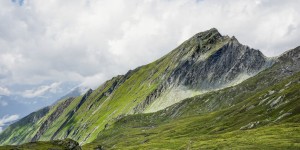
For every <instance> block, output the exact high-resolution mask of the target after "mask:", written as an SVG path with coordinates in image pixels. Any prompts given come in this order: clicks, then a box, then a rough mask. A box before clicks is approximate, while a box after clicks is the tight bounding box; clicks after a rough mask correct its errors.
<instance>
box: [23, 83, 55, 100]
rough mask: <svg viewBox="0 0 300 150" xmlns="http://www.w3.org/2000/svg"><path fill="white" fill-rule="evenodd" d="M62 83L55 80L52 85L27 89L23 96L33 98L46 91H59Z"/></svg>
mask: <svg viewBox="0 0 300 150" xmlns="http://www.w3.org/2000/svg"><path fill="white" fill-rule="evenodd" d="M60 85H61V83H60V82H55V83H52V84H50V85H44V86H40V87H38V88H36V89H31V90H25V92H24V93H23V94H22V96H23V97H26V98H33V97H40V96H43V95H44V94H45V93H46V92H50V93H57V91H58V90H59V89H60Z"/></svg>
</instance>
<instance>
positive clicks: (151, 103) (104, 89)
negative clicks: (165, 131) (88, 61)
mask: <svg viewBox="0 0 300 150" xmlns="http://www.w3.org/2000/svg"><path fill="white" fill-rule="evenodd" d="M272 63H273V61H272V60H271V59H268V58H266V57H265V56H264V55H263V54H262V53H261V52H260V51H258V50H254V49H251V48H249V47H248V46H244V45H242V44H240V43H239V42H238V41H237V40H236V39H235V38H234V37H231V38H230V37H228V36H222V35H221V34H220V33H219V32H218V31H217V30H216V29H210V30H208V31H205V32H201V33H198V34H196V35H195V36H193V37H192V38H190V39H188V40H187V41H185V42H184V43H183V44H181V45H180V46H178V47H177V48H176V49H174V50H173V51H171V52H170V53H169V54H167V55H166V56H164V57H162V58H160V59H159V60H157V61H155V62H153V63H150V64H148V65H145V66H141V67H138V68H136V69H134V70H131V71H129V72H128V73H127V74H125V75H120V76H117V77H114V78H112V79H111V80H109V81H106V82H105V83H104V84H103V85H101V86H100V87H99V88H97V89H96V90H94V91H92V90H89V91H88V92H87V93H86V94H85V95H83V96H79V97H76V98H70V99H67V100H64V101H60V102H59V103H57V104H56V105H54V106H52V107H50V108H49V109H48V110H47V112H46V113H41V112H36V114H38V116H39V117H35V116H34V115H29V116H27V118H29V120H30V121H26V119H25V120H24V119H21V120H20V121H18V122H16V123H14V124H13V125H11V126H10V127H9V128H7V129H6V130H5V131H4V132H3V133H1V134H0V143H1V144H19V143H24V142H29V141H36V140H53V139H64V138H72V139H74V140H77V141H79V142H80V144H84V143H88V142H91V141H93V140H94V139H95V138H96V137H97V135H98V133H99V132H100V131H102V130H103V129H106V128H108V127H109V126H110V125H111V124H113V123H114V122H115V121H116V120H118V119H120V118H122V117H123V116H125V115H128V114H138V113H145V112H155V111H158V110H162V109H164V108H166V107H168V106H171V105H173V104H175V103H177V102H180V101H181V100H183V99H185V98H188V97H192V96H195V95H198V94H201V93H205V92H209V91H212V90H217V89H222V88H225V87H228V86H231V85H235V84H238V83H240V82H241V81H243V80H245V79H247V78H249V77H251V76H253V75H255V74H257V73H258V72H260V71H261V70H264V69H265V68H268V67H269V66H271V65H272Z"/></svg>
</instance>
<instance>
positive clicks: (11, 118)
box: [0, 115, 19, 132]
mask: <svg viewBox="0 0 300 150" xmlns="http://www.w3.org/2000/svg"><path fill="white" fill-rule="evenodd" d="M18 119H19V115H6V116H4V117H2V118H0V132H1V131H2V128H3V126H4V125H5V124H7V123H10V122H12V121H15V120H18Z"/></svg>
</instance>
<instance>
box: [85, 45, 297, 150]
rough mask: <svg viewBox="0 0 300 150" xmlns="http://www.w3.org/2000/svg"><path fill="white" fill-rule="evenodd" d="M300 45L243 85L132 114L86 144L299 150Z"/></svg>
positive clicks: (107, 146) (132, 146) (138, 147)
mask: <svg viewBox="0 0 300 150" xmlns="http://www.w3.org/2000/svg"><path fill="white" fill-rule="evenodd" d="M299 71H300V47H297V48H295V49H293V50H291V51H288V52H286V53H284V54H283V55H281V56H280V57H279V58H278V59H277V61H276V63H275V64H274V65H273V66H272V67H271V68H269V69H266V70H265V71H262V72H261V73H259V74H258V75H256V76H254V77H252V78H250V79H247V80H246V81H244V82H242V83H241V84H239V85H236V86H233V87H229V88H225V89H222V90H219V91H213V92H209V93H206V94H203V95H199V96H195V97H193V98H188V99H186V100H183V101H182V102H180V103H177V104H174V105H172V106H170V107H168V108H166V109H164V110H161V111H158V112H156V113H149V114H136V115H129V116H126V117H123V118H121V119H120V120H118V121H117V122H116V123H115V124H113V125H112V126H110V127H109V128H107V129H106V130H104V131H102V132H100V133H99V137H98V138H97V139H96V140H95V141H93V142H91V143H89V144H86V145H84V147H83V148H84V149H92V148H101V149H199V148H201V149H216V148H217V149H299V148H300V103H299V101H300V92H299V89H300V72H299Z"/></svg>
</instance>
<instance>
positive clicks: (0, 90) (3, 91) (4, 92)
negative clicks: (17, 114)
mask: <svg viewBox="0 0 300 150" xmlns="http://www.w3.org/2000/svg"><path fill="white" fill-rule="evenodd" d="M9 94H10V91H9V89H8V88H5V87H0V95H9Z"/></svg>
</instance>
